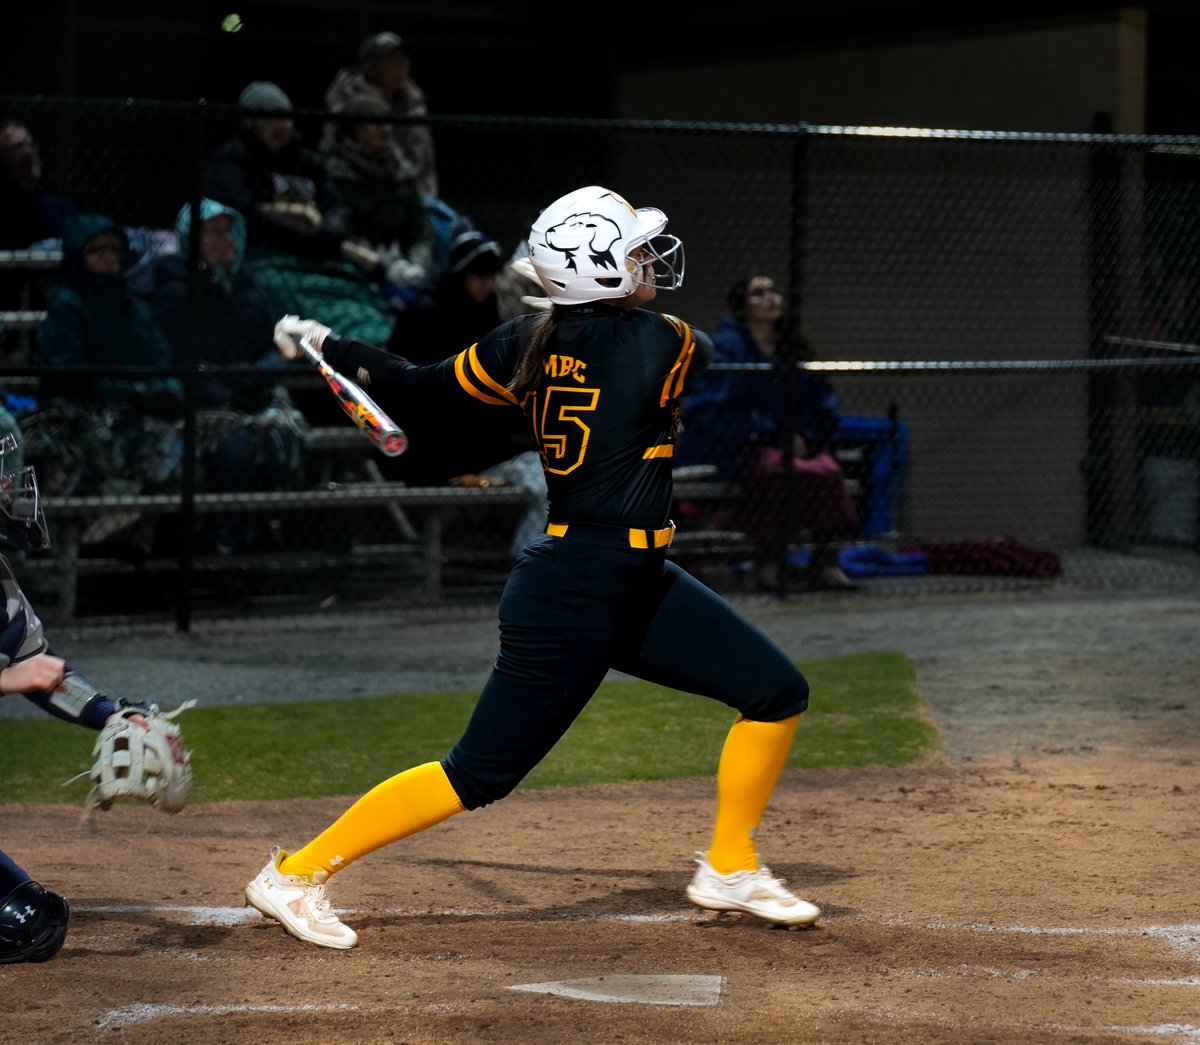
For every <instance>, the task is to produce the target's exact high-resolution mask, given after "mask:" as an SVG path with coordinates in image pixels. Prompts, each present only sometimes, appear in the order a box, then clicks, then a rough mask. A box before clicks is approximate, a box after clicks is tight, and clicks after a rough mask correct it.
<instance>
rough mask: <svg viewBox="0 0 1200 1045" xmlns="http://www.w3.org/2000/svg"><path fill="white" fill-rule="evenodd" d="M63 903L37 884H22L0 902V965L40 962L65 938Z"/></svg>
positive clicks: (66, 910)
mask: <svg viewBox="0 0 1200 1045" xmlns="http://www.w3.org/2000/svg"><path fill="white" fill-rule="evenodd" d="M70 914H71V912H70V908H69V907H68V906H67V901H66V900H64V899H63V898H62V897H61V896H59V895H58V893H52V892H50V890H49V889H43V888H42V887H41V886H40V885H38V883H37V882H23V883H22V884H21V885H18V886H17V887H16V888H15V889H14V890H13V891H12V892H11V893H9V894H8V895H7V896H5V897H3V898H0V965H15V964H17V963H18V962H44V961H47V960H48V959H50V958H53V957H54V956H55V955H56V954H57V953H58V949H59V948H60V947H61V946H62V945H63V941H64V940H65V939H66V938H67V922H68V921H69V920H70Z"/></svg>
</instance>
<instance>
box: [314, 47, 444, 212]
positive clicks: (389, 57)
mask: <svg viewBox="0 0 1200 1045" xmlns="http://www.w3.org/2000/svg"><path fill="white" fill-rule="evenodd" d="M411 73H412V63H411V61H410V59H409V55H408V50H407V48H406V47H405V45H404V41H403V40H402V39H401V38H400V37H399V36H397V35H396V34H395V33H392V32H382V33H374V34H372V35H371V36H368V37H366V38H365V39H364V40H363V41H362V43H361V44H359V47H358V63H357V64H356V65H350V66H345V67H344V68H342V69H339V70H338V72H337V74H336V75H335V76H334V78H333V81H332V82H331V83H330V85H329V88H328V89H327V90H326V92H325V108H326V109H328V110H329V111H330V112H331V113H344V112H347V111H348V109H349V107H350V106H351V104H352V103H353V102H355V101H357V100H359V99H361V98H363V97H368V98H376V99H379V100H380V101H382V102H383V103H384V104H385V105H386V106H387V111H388V112H390V113H391V114H392V116H394V117H398V118H399V119H402V120H404V121H413V122H406V123H404V124H403V125H399V126H397V127H396V134H395V137H394V139H393V142H392V146H391V147H392V149H393V150H394V151H395V153H396V157H397V161H398V162H399V164H400V166H401V167H402V169H404V170H406V171H411V172H412V173H413V175H414V176H415V178H416V185H417V190H418V191H419V192H420V194H421V195H422V196H426V197H431V198H433V197H437V196H438V178H437V164H436V159H435V155H434V148H433V133H432V132H431V131H430V129H429V126H428V124H427V123H422V122H420V121H421V118H422V117H425V116H428V115H429V107H428V105H427V103H426V100H425V92H424V91H422V90H421V88H420V87H418V86H417V85H416V83H414V82H413V79H412V75H411ZM337 136H338V129H337V126H336V124H335V122H333V121H331V122H330V123H328V124H327V125H326V127H325V136H324V138H323V139H322V144H323V147H324V148H326V149H328V148H330V147H332V145H333V143H334V141H335V140H336V138H337Z"/></svg>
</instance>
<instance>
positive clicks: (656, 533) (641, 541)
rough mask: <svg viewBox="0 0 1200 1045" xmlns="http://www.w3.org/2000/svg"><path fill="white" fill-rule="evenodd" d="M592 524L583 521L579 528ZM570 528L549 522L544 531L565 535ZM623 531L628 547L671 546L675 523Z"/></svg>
mask: <svg viewBox="0 0 1200 1045" xmlns="http://www.w3.org/2000/svg"><path fill="white" fill-rule="evenodd" d="M593 525H596V524H593V523H584V524H582V525H581V526H580V527H579V528H580V529H584V528H585V527H590V526H593ZM570 528H571V523H550V524H549V525H548V526H547V527H546V533H548V534H549V535H550V536H551V537H565V536H566V535H567V531H568V530H569V529H570ZM599 528H600V529H606V530H614V531H616V530H618V529H619V528H618V527H616V526H604V527H599ZM625 533H626V534H628V536H629V547H630V548H642V549H645V550H649V549H651V548H669V547H670V546H671V540H672V538H674V536H675V524H674V523H671V524H670V525H669V526H667V527H665V528H664V529H661V530H633V529H631V530H626V531H625Z"/></svg>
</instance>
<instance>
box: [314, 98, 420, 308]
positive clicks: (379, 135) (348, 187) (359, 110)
mask: <svg viewBox="0 0 1200 1045" xmlns="http://www.w3.org/2000/svg"><path fill="white" fill-rule="evenodd" d="M344 111H345V114H346V115H347V116H356V117H370V116H377V117H388V115H389V109H388V106H387V104H386V103H385V102H384V101H383V99H382V98H378V97H375V96H373V95H362V96H360V97H357V98H354V99H352V100H351V101H350V102H348V103H347V105H346V108H345V110H344ZM337 132H338V133H337V134H336V135H335V136H334V138H333V139H332V142H331V144H330V145H328V147H327V148H326V149H325V151H324V154H323V155H324V160H325V167H326V170H327V171H328V172H329V176H330V178H331V179H332V180H333V183H334V185H335V186H336V187H337V189H338V191H339V192H340V193H341V194H342V196H343V197H344V198H345V199H346V201H347V203H348V205H349V207H350V227H351V233H352V235H353V237H354V241H355V242H356V243H359V244H361V245H362V246H364V247H366V248H368V249H370V250H373V251H374V252H375V253H376V254H378V255H379V257H380V262H381V264H382V265H383V266H384V268H385V273H386V280H387V284H388V285H389V286H393V287H396V288H397V289H398V290H399V289H402V288H405V287H416V286H420V285H421V284H423V283H424V282H426V281H427V280H428V279H429V277H430V274H431V270H432V268H433V263H434V245H435V236H434V227H433V222H432V220H431V219H430V215H429V210H428V208H427V207H426V205H425V200H424V198H423V197H422V195H421V189H420V186H419V184H418V175H419V172H418V171H417V169H416V168H415V167H414V166H413V165H412V164H411V163H410V162H409V161H408V159H407V158H406V157H405V156H404V154H403V153H401V152H400V150H398V149H397V148H396V137H395V130H394V128H393V126H392V124H391V122H390V121H389V120H388V119H386V118H384V119H380V120H378V121H367V120H356V121H353V122H346V123H344V124H339V125H338V128H337Z"/></svg>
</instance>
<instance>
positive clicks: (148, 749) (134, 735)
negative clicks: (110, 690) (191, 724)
mask: <svg viewBox="0 0 1200 1045" xmlns="http://www.w3.org/2000/svg"><path fill="white" fill-rule="evenodd" d="M195 703H196V702H195V701H194V700H189V701H187V702H186V703H184V704H181V705H180V706H179V707H177V708H176V709H175V710H174V711H169V712H165V713H164V712H162V711H160V710H159V709H158V706H157V705H155V704H151V705H150V706H149V707H148V708H143V707H136V706H131V707H123V708H122V709H121V710H120V711H118V712H116V714H114V715H113V716H112V717H111V718H110V719H109V720H108V722H107V723H106V724H105V726H104V728H103V729H102V730H101V731H100V735H99V736H98V737H97V738H96V743H95V746H94V747H93V748H92V756H93V757H94V758H95V762H94V763H93V765H92V768H91V770H90V771H89V775H90V776H91V778H92V789H91V791H89V792H88V796H87V800H86V802H85V809H84V813H85V815H86V814H87V813H89V812H91V810H93V809H108V808H110V807H111V806H112V804H113V802H115V801H116V800H117V799H118V798H137V799H141V800H142V801H143V802H149V803H150V805H152V806H154V808H155V809H160V810H162V811H163V812H164V813H178V812H179V810H181V809H182V808H183V807H184V806H185V805H186V804H187V800H188V796H189V795H190V794H191V792H192V767H191V752H190V751H187V750H185V748H184V746H183V738H182V736H181V735H180V732H179V727H178V726H177V725H176V724H175V723H174V722H173V721H171V720H172V719H174V718H175V717H176V716H177V715H179V714H181V713H182V712H184V711H186V710H187V709H188V708H190V707H193V706H194V705H195ZM139 715H140V716H141V717H142V718H143V719H144V720H145V721H144V722H137V721H134V718H135V716H139ZM83 775H84V774H82V773H81V774H80V776H83ZM75 779H78V777H77V778H75ZM68 783H69V781H68Z"/></svg>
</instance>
